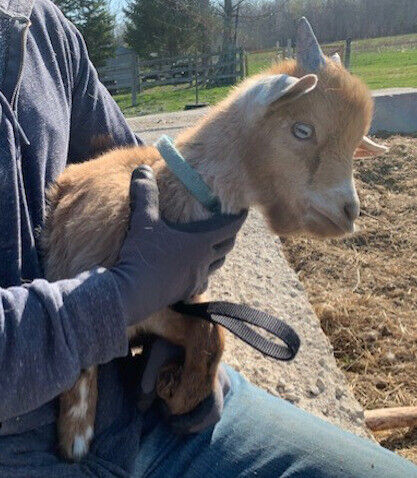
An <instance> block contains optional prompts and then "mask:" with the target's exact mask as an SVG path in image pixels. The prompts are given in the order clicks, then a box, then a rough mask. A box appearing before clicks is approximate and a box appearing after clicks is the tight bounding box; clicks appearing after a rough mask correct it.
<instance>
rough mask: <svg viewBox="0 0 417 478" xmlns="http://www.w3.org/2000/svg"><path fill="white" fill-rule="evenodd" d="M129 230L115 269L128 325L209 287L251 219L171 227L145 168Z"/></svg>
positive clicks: (137, 174)
mask: <svg viewBox="0 0 417 478" xmlns="http://www.w3.org/2000/svg"><path fill="white" fill-rule="evenodd" d="M130 197H131V209H132V215H131V219H130V227H129V230H128V232H127V235H126V239H125V241H124V244H123V246H122V249H121V252H120V260H119V263H118V264H117V265H116V266H115V267H114V268H112V269H111V273H112V274H113V276H114V278H115V280H116V283H117V284H118V286H119V290H120V294H121V296H122V302H123V304H124V306H125V316H126V320H127V325H134V324H136V323H138V322H139V321H140V320H142V319H145V318H147V317H149V316H150V315H152V314H153V313H155V312H157V311H159V310H161V309H163V308H164V307H166V306H168V305H171V304H174V303H176V302H179V301H180V300H186V299H189V298H190V297H192V296H194V295H197V294H199V293H201V292H203V291H204V290H205V289H206V288H207V282H208V276H209V275H210V274H211V273H212V272H214V271H215V270H217V269H218V268H219V267H221V266H222V265H223V263H224V261H225V256H226V254H227V253H228V252H230V251H231V250H232V248H233V245H234V242H235V236H236V234H237V232H238V231H239V229H240V228H241V226H242V224H243V222H244V221H245V219H246V216H247V212H246V211H244V212H242V213H241V214H239V215H238V216H226V215H220V216H216V217H214V218H212V219H209V220H207V221H199V222H194V223H189V224H179V225H171V224H170V225H168V224H167V223H166V222H165V221H164V220H163V219H161V217H160V214H159V200H158V199H159V192H158V186H157V184H156V181H155V177H154V174H153V171H152V169H151V168H150V167H149V166H140V167H139V168H137V169H136V170H135V171H134V172H133V175H132V181H131V186H130Z"/></svg>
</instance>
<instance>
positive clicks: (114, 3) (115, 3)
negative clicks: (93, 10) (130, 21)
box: [110, 0, 127, 19]
mask: <svg viewBox="0 0 417 478" xmlns="http://www.w3.org/2000/svg"><path fill="white" fill-rule="evenodd" d="M126 3H127V0H110V8H111V9H112V11H113V13H115V14H116V15H117V18H118V19H119V18H120V17H121V16H122V15H123V12H122V9H123V7H124V6H125V5H126Z"/></svg>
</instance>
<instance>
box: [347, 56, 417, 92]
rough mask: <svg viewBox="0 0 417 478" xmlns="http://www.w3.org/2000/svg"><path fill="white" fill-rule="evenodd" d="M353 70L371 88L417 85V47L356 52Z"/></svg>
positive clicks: (353, 59)
mask: <svg viewBox="0 0 417 478" xmlns="http://www.w3.org/2000/svg"><path fill="white" fill-rule="evenodd" d="M352 72H353V73H355V74H356V75H358V76H360V77H361V78H363V79H364V80H365V81H366V82H367V84H368V85H369V87H370V88H372V89H378V88H391V87H397V86H398V87H400V86H411V87H417V47H416V48H415V49H406V50H395V49H391V50H383V51H381V52H357V51H356V52H354V53H353V56H352Z"/></svg>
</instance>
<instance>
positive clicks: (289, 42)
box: [285, 38, 293, 58]
mask: <svg viewBox="0 0 417 478" xmlns="http://www.w3.org/2000/svg"><path fill="white" fill-rule="evenodd" d="M285 57H286V58H292V57H293V53H292V40H291V38H288V40H287V48H286V49H285Z"/></svg>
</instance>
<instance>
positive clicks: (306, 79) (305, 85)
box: [254, 75, 317, 109]
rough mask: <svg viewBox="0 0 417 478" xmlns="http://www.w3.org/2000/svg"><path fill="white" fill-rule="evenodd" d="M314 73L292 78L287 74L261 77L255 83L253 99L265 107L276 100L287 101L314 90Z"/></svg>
mask: <svg viewBox="0 0 417 478" xmlns="http://www.w3.org/2000/svg"><path fill="white" fill-rule="evenodd" d="M316 85H317V76H316V75H306V76H303V77H302V78H294V77H292V76H288V75H271V76H266V77H263V78H261V80H259V81H258V82H257V84H256V85H255V88H254V89H255V91H254V93H255V101H256V103H257V105H258V106H261V107H263V108H265V109H267V108H269V107H270V106H272V105H274V104H276V103H277V102H278V101H279V103H280V104H281V102H284V101H285V103H288V102H291V101H294V100H296V99H297V98H300V97H301V96H304V95H305V94H307V93H309V92H310V91H312V90H314V88H315V87H316Z"/></svg>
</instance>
